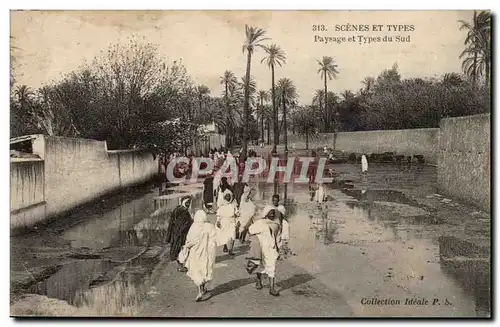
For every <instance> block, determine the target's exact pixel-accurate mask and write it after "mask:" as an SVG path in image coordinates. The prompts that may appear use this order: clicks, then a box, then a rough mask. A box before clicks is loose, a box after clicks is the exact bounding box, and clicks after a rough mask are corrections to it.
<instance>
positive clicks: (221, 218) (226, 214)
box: [216, 190, 239, 255]
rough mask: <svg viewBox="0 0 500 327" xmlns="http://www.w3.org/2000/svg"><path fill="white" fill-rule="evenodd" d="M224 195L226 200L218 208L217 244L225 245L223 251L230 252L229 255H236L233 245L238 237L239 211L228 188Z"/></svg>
mask: <svg viewBox="0 0 500 327" xmlns="http://www.w3.org/2000/svg"><path fill="white" fill-rule="evenodd" d="M223 197H224V202H223V203H222V205H221V206H220V207H219V208H218V209H217V222H216V226H217V244H218V245H224V249H223V252H229V255H234V253H233V246H234V240H235V239H236V228H237V226H236V223H237V220H236V219H237V216H238V215H239V212H238V209H237V208H236V205H235V201H234V198H233V194H232V192H231V191H229V190H226V193H224V196H223Z"/></svg>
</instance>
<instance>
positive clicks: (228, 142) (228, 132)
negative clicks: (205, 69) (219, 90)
mask: <svg viewBox="0 0 500 327" xmlns="http://www.w3.org/2000/svg"><path fill="white" fill-rule="evenodd" d="M225 87H226V94H225V97H226V147H230V146H231V122H230V117H229V98H228V91H229V90H228V86H227V81H226V83H225Z"/></svg>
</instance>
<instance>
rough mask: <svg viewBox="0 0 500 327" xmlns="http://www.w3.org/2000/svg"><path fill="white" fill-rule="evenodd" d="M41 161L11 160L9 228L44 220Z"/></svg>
mask: <svg viewBox="0 0 500 327" xmlns="http://www.w3.org/2000/svg"><path fill="white" fill-rule="evenodd" d="M44 177H45V171H44V162H43V160H26V159H24V160H23V159H13V160H12V161H11V163H10V212H11V217H10V220H11V226H12V227H14V228H15V227H22V226H25V225H30V224H32V223H36V222H39V221H41V220H43V219H44V218H45V209H46V205H45V194H44V188H45V178H44Z"/></svg>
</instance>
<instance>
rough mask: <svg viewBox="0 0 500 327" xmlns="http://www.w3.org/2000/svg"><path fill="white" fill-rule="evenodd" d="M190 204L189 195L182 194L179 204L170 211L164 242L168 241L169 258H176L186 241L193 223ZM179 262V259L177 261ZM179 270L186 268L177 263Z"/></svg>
mask: <svg viewBox="0 0 500 327" xmlns="http://www.w3.org/2000/svg"><path fill="white" fill-rule="evenodd" d="M190 205H191V197H190V196H183V197H182V198H181V204H180V205H179V206H177V207H176V208H175V209H174V211H173V212H172V216H171V218H170V222H169V224H168V229H167V237H166V240H165V241H166V242H167V243H170V260H172V261H174V260H177V258H178V257H179V252H180V251H181V248H182V246H183V245H184V243H185V241H186V236H187V234H188V232H189V228H190V227H191V224H192V223H193V220H192V219H191V214H190V213H189V206H190ZM177 262H178V263H179V261H177ZM177 270H178V271H180V272H186V271H187V269H186V268H185V267H182V264H181V263H179V268H178V269H177Z"/></svg>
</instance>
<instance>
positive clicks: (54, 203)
mask: <svg viewBox="0 0 500 327" xmlns="http://www.w3.org/2000/svg"><path fill="white" fill-rule="evenodd" d="M157 173H158V162H157V160H155V159H153V155H152V154H151V153H148V152H142V151H134V150H122V151H107V146H106V142H101V141H95V140H88V139H78V138H66V137H47V138H46V142H45V184H46V187H45V201H46V202H47V215H48V216H51V215H55V214H58V213H61V212H64V211H66V210H69V209H72V208H73V207H75V206H78V205H81V204H83V203H86V202H89V201H92V200H94V199H96V198H98V197H101V196H103V195H104V194H106V193H109V192H112V191H114V190H118V189H121V188H124V187H127V186H131V185H133V184H137V183H141V182H145V181H147V180H150V179H152V178H153V177H154V176H155V175H156V174H157Z"/></svg>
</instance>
